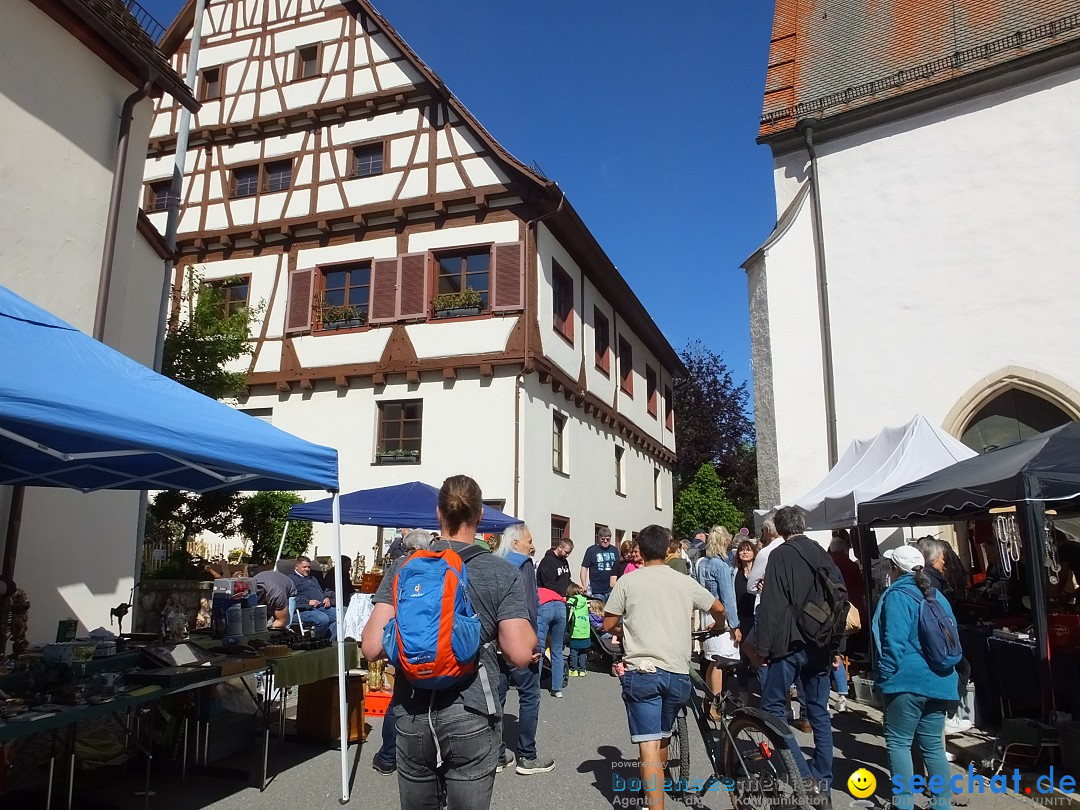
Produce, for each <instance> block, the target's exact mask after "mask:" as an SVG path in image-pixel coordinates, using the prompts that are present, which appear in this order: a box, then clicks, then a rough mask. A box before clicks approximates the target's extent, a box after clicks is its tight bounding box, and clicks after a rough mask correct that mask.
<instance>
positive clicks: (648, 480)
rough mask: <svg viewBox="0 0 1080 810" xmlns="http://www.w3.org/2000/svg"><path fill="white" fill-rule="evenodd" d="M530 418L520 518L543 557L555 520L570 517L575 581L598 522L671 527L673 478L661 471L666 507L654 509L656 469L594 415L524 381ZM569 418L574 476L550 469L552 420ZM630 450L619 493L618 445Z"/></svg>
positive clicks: (527, 419) (569, 466)
mask: <svg viewBox="0 0 1080 810" xmlns="http://www.w3.org/2000/svg"><path fill="white" fill-rule="evenodd" d="M522 402H523V419H524V446H523V466H522V470H523V484H524V489H523V498H522V512H521V517H523V518H524V520H525V522H526V523H528V524H529V526H530V528H531V529H532V532H533V534H534V535H535V536H536V538H537V549H538V551H546V550H547V545H548V544H547V539H548V538H550V528H551V516H552V515H553V514H557V515H561V516H563V517H567V518H569V519H570V536H571V538H573V540H574V543H575V547H574V552H573V554H572V555H571V557H570V560H571V569H572V570H573V571H574V578H575V580H576V578H577V569H578V568H579V567H580V564H581V558H582V556H583V555H584V553H585V549H586V548H588V547H589V546H590V545H591V544H592V542H593V536H594V535H593V530H594V526H595V524H598V523H602V524H606V525H608V526H610V527H611V529H612V530H613V531H614V530H615V529H617V528H618V529H625V530H626V532H627V535H626V536H627V537H629V536H630V532H631V531H639V530H640V529H641V528H643V527H644V526H648V525H649V524H651V523H657V524H660V525H661V526H670V525H671V517H672V505H671V474H670V472H669V471H667V470H661V481H662V489H663V496H662V508H661V509H657V508H656V507H655V506H654V503H653V469H654V468H655V467H656V464H655V463H654V462H653V461H652V460H651V459H649V458H648V457H646V456H645V455H644V454H642V453H641V452H640V451H638V449H637V448H635V447H634V446H633V445H629V444H628V443H626V442H625V441H624V440H623V439H622V438H621V437H619V436H615V435H612V434H611V433H610V432H609V431H608V430H607V429H606V428H604V427H603V426H602V425H600V424H599V423H598V422H597V421H596V420H594V419H593V418H592V417H588V418H584V419H582V414H581V412H579V411H577V410H576V409H575V408H573V407H572V404H571V403H569V402H567V400H566V399H565V398H564V397H563V395H562V394H561V393H560V394H556V393H554V392H552V390H551V387H550V386H541V385H540V384H539V382H538V381H537V379H536V378H535V377H528V378H526V381H525V384H524V390H523V395H522ZM556 411H557V412H559V413H563V414H565V415H566V416H567V423H566V427H565V429H564V434H563V436H564V449H565V453H566V469H567V470H568V473H569V474H568V475H560V474H559V473H556V472H554V471H553V470H552V467H551V461H552V419H553V417H554V413H555V412H556ZM616 444H619V445H620V446H622V447H624V448H625V450H624V457H623V459H624V465H625V466H624V475H625V479H624V480H625V485H624V491H625V495H624V496H620V495H618V494H616V492H615V445H616Z"/></svg>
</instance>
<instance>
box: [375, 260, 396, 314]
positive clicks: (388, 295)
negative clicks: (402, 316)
mask: <svg viewBox="0 0 1080 810" xmlns="http://www.w3.org/2000/svg"><path fill="white" fill-rule="evenodd" d="M399 264H400V262H399V261H398V260H397V259H396V258H394V259H375V260H374V261H373V262H372V263H371V310H370V313H369V316H368V323H373V324H374V323H390V322H392V321H395V320H397V312H398V307H397V302H398V287H397V285H398V266H399Z"/></svg>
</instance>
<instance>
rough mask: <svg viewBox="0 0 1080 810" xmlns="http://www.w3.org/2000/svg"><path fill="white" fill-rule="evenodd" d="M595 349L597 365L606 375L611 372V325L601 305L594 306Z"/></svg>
mask: <svg viewBox="0 0 1080 810" xmlns="http://www.w3.org/2000/svg"><path fill="white" fill-rule="evenodd" d="M593 351H594V354H595V358H596V367H597V368H598V369H600V371H601V372H603V374H604V376H605V377H607V376H610V374H611V327H610V326H609V325H608V319H607V317H606V316H605V315H604V313H603V312H601V311H600V308H599V307H593Z"/></svg>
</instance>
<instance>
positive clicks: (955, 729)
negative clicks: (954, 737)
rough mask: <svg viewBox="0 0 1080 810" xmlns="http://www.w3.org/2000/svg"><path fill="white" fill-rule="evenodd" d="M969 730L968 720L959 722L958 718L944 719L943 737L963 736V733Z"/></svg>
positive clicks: (969, 722) (969, 723)
mask: <svg viewBox="0 0 1080 810" xmlns="http://www.w3.org/2000/svg"><path fill="white" fill-rule="evenodd" d="M970 730H971V721H970V720H961V719H960V718H959V717H946V718H945V736H946V737H948V736H949V735H950V734H963V733H964V732H965V731H970Z"/></svg>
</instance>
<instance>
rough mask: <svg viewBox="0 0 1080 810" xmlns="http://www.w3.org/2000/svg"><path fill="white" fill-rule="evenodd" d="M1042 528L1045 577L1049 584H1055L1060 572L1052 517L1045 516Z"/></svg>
mask: <svg viewBox="0 0 1080 810" xmlns="http://www.w3.org/2000/svg"><path fill="white" fill-rule="evenodd" d="M1044 530H1045V532H1046V568H1047V571H1048V573H1047V579H1049V580H1050V584H1051V585H1057V584H1058V580H1059V579H1060V577H1059V576H1058V574H1059V573H1060V572H1061V563H1060V562H1059V561H1058V554H1057V544H1056V543H1055V542H1054V532H1055V531H1057V529H1056V528H1055V526H1054V519H1053V518H1052V517H1051V516H1050V515H1047V516H1046V525H1045V527H1044Z"/></svg>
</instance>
